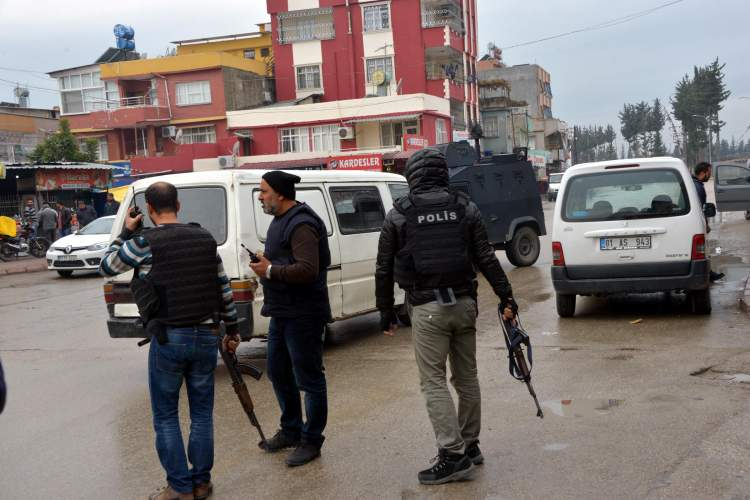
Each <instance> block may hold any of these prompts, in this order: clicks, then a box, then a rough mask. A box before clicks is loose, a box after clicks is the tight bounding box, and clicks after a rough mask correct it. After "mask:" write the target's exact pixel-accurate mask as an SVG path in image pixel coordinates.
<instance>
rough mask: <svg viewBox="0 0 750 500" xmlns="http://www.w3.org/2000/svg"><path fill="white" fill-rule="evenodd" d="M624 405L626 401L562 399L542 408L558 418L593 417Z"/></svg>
mask: <svg viewBox="0 0 750 500" xmlns="http://www.w3.org/2000/svg"><path fill="white" fill-rule="evenodd" d="M624 403H625V400H624V399H576V400H573V399H561V400H558V401H544V402H542V407H544V408H545V409H546V410H549V411H550V412H551V413H552V414H553V415H557V416H558V417H591V416H597V415H607V414H609V413H610V411H611V410H612V409H613V408H616V407H618V406H622V405H623V404H624Z"/></svg>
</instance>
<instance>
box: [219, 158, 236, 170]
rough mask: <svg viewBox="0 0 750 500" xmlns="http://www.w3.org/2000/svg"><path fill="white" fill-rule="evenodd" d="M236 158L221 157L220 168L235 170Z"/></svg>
mask: <svg viewBox="0 0 750 500" xmlns="http://www.w3.org/2000/svg"><path fill="white" fill-rule="evenodd" d="M235 163H236V162H235V160H234V156H232V155H227V156H219V167H220V168H234V167H235Z"/></svg>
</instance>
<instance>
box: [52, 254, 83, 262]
mask: <svg viewBox="0 0 750 500" xmlns="http://www.w3.org/2000/svg"><path fill="white" fill-rule="evenodd" d="M57 260H63V261H71V260H78V257H76V256H75V255H59V256H58V257H57Z"/></svg>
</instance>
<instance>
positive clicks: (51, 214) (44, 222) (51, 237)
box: [38, 203, 57, 243]
mask: <svg viewBox="0 0 750 500" xmlns="http://www.w3.org/2000/svg"><path fill="white" fill-rule="evenodd" d="M56 230H57V212H56V211H55V210H54V209H53V208H51V207H50V206H49V203H43V204H42V211H41V212H39V234H38V235H39V236H41V237H42V238H45V239H46V240H47V241H49V242H50V243H52V242H53V241H55V232H56Z"/></svg>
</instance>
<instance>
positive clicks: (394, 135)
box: [380, 120, 448, 147]
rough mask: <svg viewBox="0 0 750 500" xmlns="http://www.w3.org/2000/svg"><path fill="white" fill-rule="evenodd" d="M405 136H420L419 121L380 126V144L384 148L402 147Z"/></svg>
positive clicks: (390, 123)
mask: <svg viewBox="0 0 750 500" xmlns="http://www.w3.org/2000/svg"><path fill="white" fill-rule="evenodd" d="M404 134H409V135H419V124H418V123H417V120H409V121H405V122H385V123H381V124H380V143H381V144H382V145H383V146H386V147H390V146H402V145H403V144H402V139H403V137H404ZM446 142H448V141H446Z"/></svg>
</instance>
